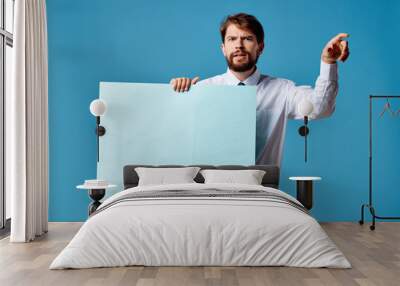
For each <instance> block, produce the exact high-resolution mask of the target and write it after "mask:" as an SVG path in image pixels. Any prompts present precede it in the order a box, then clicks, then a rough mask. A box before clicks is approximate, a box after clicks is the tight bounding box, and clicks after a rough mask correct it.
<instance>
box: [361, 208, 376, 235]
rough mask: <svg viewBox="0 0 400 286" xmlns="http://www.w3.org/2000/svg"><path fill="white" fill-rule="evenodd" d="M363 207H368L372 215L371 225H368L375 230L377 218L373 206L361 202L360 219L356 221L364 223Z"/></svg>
mask: <svg viewBox="0 0 400 286" xmlns="http://www.w3.org/2000/svg"><path fill="white" fill-rule="evenodd" d="M365 207H367V208H369V212H370V213H371V216H372V225H370V227H369V228H370V230H375V219H376V218H377V216H376V215H375V209H374V207H373V206H371V205H368V204H363V205H362V206H361V219H360V220H359V221H358V223H359V224H360V225H363V224H364V209H365Z"/></svg>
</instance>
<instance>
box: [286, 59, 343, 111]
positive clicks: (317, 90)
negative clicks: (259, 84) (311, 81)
mask: <svg viewBox="0 0 400 286" xmlns="http://www.w3.org/2000/svg"><path fill="white" fill-rule="evenodd" d="M286 87H287V90H286V91H287V93H286V96H287V98H286V105H287V117H288V118H290V119H302V118H303V117H302V115H301V114H299V112H298V108H297V106H298V104H299V102H300V101H301V100H302V99H303V98H307V99H308V100H309V101H311V102H312V103H313V105H314V110H313V112H312V113H311V114H310V116H309V117H310V118H311V119H319V118H324V117H328V116H330V115H331V114H332V113H333V112H334V111H335V104H336V96H337V94H338V72H337V64H336V63H335V64H327V63H325V62H323V61H321V70H320V75H319V76H318V78H317V80H316V82H315V87H314V88H312V87H311V86H296V85H295V84H294V82H292V81H288V82H287V86H286Z"/></svg>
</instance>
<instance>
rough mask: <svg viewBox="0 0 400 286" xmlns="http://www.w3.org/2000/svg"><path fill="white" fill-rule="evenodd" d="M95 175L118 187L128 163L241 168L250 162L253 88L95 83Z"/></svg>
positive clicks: (252, 135) (254, 130) (252, 159)
mask: <svg viewBox="0 0 400 286" xmlns="http://www.w3.org/2000/svg"><path fill="white" fill-rule="evenodd" d="M100 99H102V100H104V101H105V102H106V104H107V111H106V113H105V115H104V116H102V117H101V125H102V126H104V127H105V129H106V133H105V135H104V136H102V137H100V161H99V163H98V164H97V177H98V178H99V179H106V180H108V181H109V182H110V183H114V184H117V185H118V188H116V189H114V190H111V192H108V196H109V195H110V194H113V193H115V192H117V191H120V190H122V189H123V181H122V170H123V166H124V165H127V164H152V165H153V164H155V165H161V164H182V165H190V164H212V165H223V164H235V165H236V164H244V165H250V164H254V162H255V132H256V87H251V86H246V87H242V86H241V87H237V86H215V85H207V86H193V87H192V88H191V89H190V91H189V92H185V93H177V92H175V91H173V90H172V88H171V86H170V85H169V84H142V83H110V82H101V83H100Z"/></svg>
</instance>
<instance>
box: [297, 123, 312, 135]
mask: <svg viewBox="0 0 400 286" xmlns="http://www.w3.org/2000/svg"><path fill="white" fill-rule="evenodd" d="M309 133H310V129H308V127H307V126H305V125H303V126H301V127H300V128H299V134H300V135H301V136H306V135H308V134H309Z"/></svg>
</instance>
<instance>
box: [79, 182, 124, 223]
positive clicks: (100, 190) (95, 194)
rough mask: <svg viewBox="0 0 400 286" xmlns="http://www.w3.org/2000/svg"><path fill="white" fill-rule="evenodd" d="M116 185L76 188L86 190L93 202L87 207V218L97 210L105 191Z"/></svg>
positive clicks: (80, 186) (81, 186)
mask: <svg viewBox="0 0 400 286" xmlns="http://www.w3.org/2000/svg"><path fill="white" fill-rule="evenodd" d="M114 187H116V185H106V186H88V185H79V186H76V188H77V189H85V190H88V194H89V197H90V198H91V199H92V200H93V202H92V203H91V204H90V205H89V207H88V214H89V216H90V215H91V214H92V213H93V212H95V211H96V210H97V208H98V207H99V206H100V205H101V202H100V200H101V199H102V198H103V197H104V195H105V194H106V189H108V188H114Z"/></svg>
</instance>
